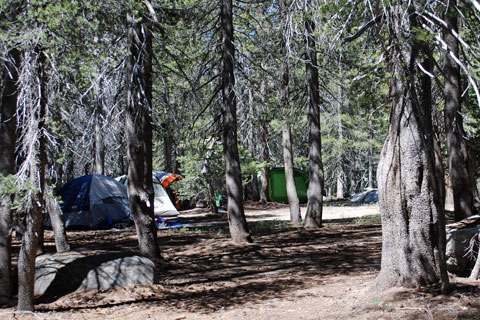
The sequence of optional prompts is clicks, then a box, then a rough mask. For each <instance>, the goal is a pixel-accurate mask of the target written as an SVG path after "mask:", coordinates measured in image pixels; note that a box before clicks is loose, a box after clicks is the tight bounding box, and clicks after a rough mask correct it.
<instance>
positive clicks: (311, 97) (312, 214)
mask: <svg viewBox="0 0 480 320" xmlns="http://www.w3.org/2000/svg"><path fill="white" fill-rule="evenodd" d="M311 5H312V4H311V1H310V0H308V1H307V3H306V6H307V7H306V15H305V16H306V18H305V19H306V20H305V32H306V39H305V48H306V57H307V60H306V77H307V92H308V101H309V103H308V136H309V140H310V149H309V152H308V165H309V170H308V176H309V180H310V181H309V184H308V190H307V198H308V202H307V213H306V215H305V228H319V227H321V226H322V209H323V166H322V137H321V131H320V94H319V91H318V65H317V51H316V45H315V35H314V33H315V23H314V21H313V20H312V19H313V18H312V15H311V12H310V10H311V8H310V7H311Z"/></svg>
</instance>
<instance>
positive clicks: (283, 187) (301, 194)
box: [259, 167, 308, 203]
mask: <svg viewBox="0 0 480 320" xmlns="http://www.w3.org/2000/svg"><path fill="white" fill-rule="evenodd" d="M293 177H294V179H295V187H296V189H297V195H298V200H300V203H306V202H307V200H308V198H307V189H308V175H307V173H306V172H305V171H302V170H300V169H296V168H294V169H293ZM259 181H260V179H259ZM268 195H269V196H270V199H271V200H272V201H274V202H280V203H288V197H287V182H286V180H285V168H283V167H280V168H273V169H270V174H269V175H268Z"/></svg>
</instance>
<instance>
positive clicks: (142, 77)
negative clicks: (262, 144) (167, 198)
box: [125, 14, 161, 262]
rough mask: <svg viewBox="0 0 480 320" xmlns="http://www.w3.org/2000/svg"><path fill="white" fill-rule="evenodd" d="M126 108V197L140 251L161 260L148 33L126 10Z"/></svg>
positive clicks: (150, 46) (150, 41)
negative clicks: (127, 53)
mask: <svg viewBox="0 0 480 320" xmlns="http://www.w3.org/2000/svg"><path fill="white" fill-rule="evenodd" d="M127 23H128V43H129V45H130V54H129V56H128V58H127V66H126V68H127V70H126V74H127V88H128V90H127V112H126V126H125V129H126V137H127V157H128V186H127V190H128V198H129V200H130V207H131V209H132V213H133V217H134V221H135V227H136V230H137V235H138V245H139V249H140V252H141V253H142V254H143V255H145V256H146V257H148V258H150V259H151V260H153V261H155V262H160V261H161V256H160V248H159V247H158V243H157V228H156V226H155V220H154V213H153V203H154V193H153V182H152V161H153V160H152V124H151V122H152V119H151V113H152V104H151V102H152V34H151V33H150V30H149V28H148V27H147V25H146V23H143V22H138V21H136V18H135V17H133V16H131V15H130V14H127Z"/></svg>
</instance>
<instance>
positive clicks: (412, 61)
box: [374, 5, 448, 292]
mask: <svg viewBox="0 0 480 320" xmlns="http://www.w3.org/2000/svg"><path fill="white" fill-rule="evenodd" d="M392 10H393V11H392V12H390V14H391V15H390V16H389V18H390V19H391V28H392V29H391V32H393V34H394V35H395V37H396V38H399V39H400V40H399V41H401V42H399V43H398V46H397V47H396V50H395V51H394V52H393V53H392V57H391V60H392V64H393V66H392V70H391V74H392V75H393V76H392V79H391V83H390V96H391V97H392V104H391V109H390V122H389V129H388V135H387V138H386V140H385V144H384V146H383V149H382V152H381V155H380V161H379V165H378V172H377V181H378V194H379V204H380V213H381V216H382V234H383V244H382V260H381V270H380V273H379V275H378V276H377V278H376V279H375V282H374V286H375V287H376V288H378V289H387V288H390V287H396V286H406V287H417V286H421V285H427V284H433V283H438V282H441V283H442V291H443V292H446V291H447V289H448V275H447V271H446V263H445V221H444V208H443V207H442V204H443V201H442V199H441V198H440V191H439V188H438V185H439V184H438V182H437V175H436V173H435V163H434V149H433V140H432V137H433V132H432V131H433V130H432V122H431V101H429V100H431V96H430V95H431V88H430V87H429V84H428V83H426V82H425V79H424V82H423V83H422V88H421V90H417V88H416V85H417V81H416V80H417V79H416V75H415V71H416V69H415V68H416V62H417V60H416V59H417V56H418V53H419V46H418V45H417V44H415V42H414V41H412V40H411V39H409V38H405V37H404V35H403V33H402V32H403V30H406V29H405V26H404V25H402V23H405V21H402V17H404V16H405V15H404V11H405V10H406V9H405V8H402V7H401V6H400V5H397V6H394V7H393V9H392ZM409 16H410V19H412V22H413V23H414V22H415V21H414V20H413V19H415V18H414V16H412V15H409ZM412 22H411V23H412ZM410 27H412V25H410ZM412 43H413V44H412ZM409 44H410V45H409ZM400 46H402V47H400Z"/></svg>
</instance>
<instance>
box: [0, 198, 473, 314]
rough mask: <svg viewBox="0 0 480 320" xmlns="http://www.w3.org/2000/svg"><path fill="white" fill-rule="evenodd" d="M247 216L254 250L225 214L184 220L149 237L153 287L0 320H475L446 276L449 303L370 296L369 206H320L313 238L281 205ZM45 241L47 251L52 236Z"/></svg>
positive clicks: (120, 247)
mask: <svg viewBox="0 0 480 320" xmlns="http://www.w3.org/2000/svg"><path fill="white" fill-rule="evenodd" d="M246 209H247V210H246V215H247V220H248V221H249V227H250V230H251V232H252V235H253V239H254V243H253V244H249V245H244V246H238V245H235V244H232V243H231V242H230V241H229V238H228V230H227V228H226V227H227V224H226V214H225V213H219V214H212V213H208V212H206V211H205V210H194V211H191V212H187V213H184V214H183V217H182V218H181V222H183V223H188V224H190V225H188V226H187V227H183V228H180V229H167V230H159V231H158V237H159V243H160V245H161V250H162V255H163V257H164V258H165V261H166V263H165V265H164V266H163V267H162V268H161V269H159V270H158V277H159V283H158V284H156V285H154V286H151V287H135V286H131V287H127V288H122V289H115V290H106V291H101V292H93V291H92V292H79V293H70V294H66V295H64V296H63V297H61V298H59V299H58V300H55V301H52V302H50V303H43V304H37V305H36V312H35V313H33V314H32V313H29V314H19V313H14V310H13V309H12V308H4V309H0V319H89V320H94V319H172V320H180V319H186V320H190V319H191V320H202V319H262V320H266V319H285V320H286V319H335V320H339V319H480V300H479V299H478V295H479V293H480V287H479V285H480V281H468V280H467V279H464V278H455V277H453V276H452V277H451V286H452V292H451V294H450V295H448V296H443V295H440V294H439V290H438V288H435V287H429V288H417V289H395V290H390V291H388V292H383V293H379V292H375V291H373V290H371V284H372V281H373V280H374V278H375V275H376V274H377V273H378V271H379V268H380V257H381V226H380V221H379V219H378V216H375V215H376V214H377V213H378V208H377V207H376V206H375V205H373V206H356V207H351V206H348V207H342V206H340V207H339V206H326V207H325V210H324V219H325V224H324V227H323V228H321V229H319V230H304V229H301V228H298V229H297V228H293V227H291V226H289V225H288V221H287V220H288V208H287V207H286V206H285V205H280V204H268V205H267V206H259V205H256V204H252V203H249V204H247V206H246ZM304 210H305V208H303V210H302V211H303V212H304ZM45 236H46V251H47V252H53V251H54V243H53V238H52V232H51V231H47V232H46V234H45ZM68 237H69V240H70V243H71V245H72V249H73V250H75V251H79V252H82V253H86V254H90V255H94V254H96V253H102V252H112V251H113V252H118V251H135V250H136V247H137V242H136V235H135V230H134V229H133V228H127V229H121V230H115V229H113V230H107V231H69V232H68ZM19 245H20V244H19V242H17V241H16V242H15V243H14V249H15V252H14V255H16V254H18V248H19Z"/></svg>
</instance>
